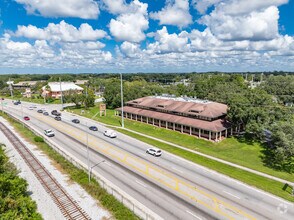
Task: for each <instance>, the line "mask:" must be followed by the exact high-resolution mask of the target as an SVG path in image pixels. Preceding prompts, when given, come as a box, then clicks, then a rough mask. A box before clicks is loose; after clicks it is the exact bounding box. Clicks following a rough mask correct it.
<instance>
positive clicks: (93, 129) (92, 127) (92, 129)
mask: <svg viewBox="0 0 294 220" xmlns="http://www.w3.org/2000/svg"><path fill="white" fill-rule="evenodd" d="M89 129H90V130H91V131H98V128H97V127H96V126H91V127H89Z"/></svg>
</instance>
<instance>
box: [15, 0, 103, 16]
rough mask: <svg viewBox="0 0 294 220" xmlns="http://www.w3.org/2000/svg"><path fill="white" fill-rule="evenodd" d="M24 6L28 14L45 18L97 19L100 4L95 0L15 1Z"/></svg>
mask: <svg viewBox="0 0 294 220" xmlns="http://www.w3.org/2000/svg"><path fill="white" fill-rule="evenodd" d="M15 1H16V2H18V3H20V4H23V5H24V6H25V9H26V11H27V13H28V14H40V15H41V16H44V17H78V18H83V19H96V18H97V17H98V15H99V8H98V4H97V2H96V1H94V0H15Z"/></svg>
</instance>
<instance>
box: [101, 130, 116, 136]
mask: <svg viewBox="0 0 294 220" xmlns="http://www.w3.org/2000/svg"><path fill="white" fill-rule="evenodd" d="M103 134H104V135H105V136H107V137H110V138H115V137H116V133H115V131H113V130H106V131H104V133H103Z"/></svg>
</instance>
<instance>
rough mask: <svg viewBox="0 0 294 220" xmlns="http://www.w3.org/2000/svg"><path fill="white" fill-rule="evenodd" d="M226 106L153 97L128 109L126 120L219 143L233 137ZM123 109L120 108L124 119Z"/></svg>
mask: <svg viewBox="0 0 294 220" xmlns="http://www.w3.org/2000/svg"><path fill="white" fill-rule="evenodd" d="M227 110H228V106H227V105H225V104H221V103H217V102H211V101H207V100H200V99H195V98H187V97H172V96H149V97H143V98H139V99H135V100H132V101H129V102H127V103H126V106H124V109H123V111H124V117H125V118H128V119H132V120H136V121H140V122H143V123H147V124H151V125H154V126H158V127H162V128H166V129H171V130H174V131H179V132H181V133H186V134H189V135H194V136H197V137H200V138H206V139H209V140H214V141H219V140H221V139H222V138H225V137H227V136H228V135H230V134H233V128H232V126H231V123H229V122H228V121H227V120H226V115H227ZM121 112H122V109H121V108H117V109H116V115H120V116H121Z"/></svg>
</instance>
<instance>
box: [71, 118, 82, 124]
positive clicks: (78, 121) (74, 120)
mask: <svg viewBox="0 0 294 220" xmlns="http://www.w3.org/2000/svg"><path fill="white" fill-rule="evenodd" d="M72 122H73V123H75V124H79V123H80V120H79V119H73V120H72Z"/></svg>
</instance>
